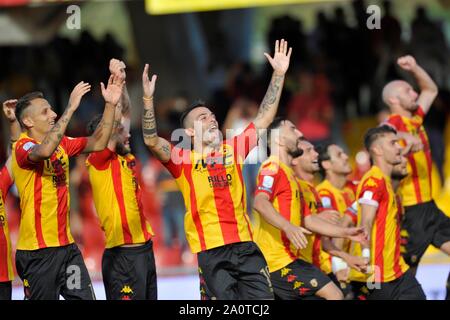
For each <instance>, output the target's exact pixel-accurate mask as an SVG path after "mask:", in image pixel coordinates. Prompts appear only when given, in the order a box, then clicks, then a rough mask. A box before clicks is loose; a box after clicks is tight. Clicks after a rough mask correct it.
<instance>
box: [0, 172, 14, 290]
mask: <svg viewBox="0 0 450 320" xmlns="http://www.w3.org/2000/svg"><path fill="white" fill-rule="evenodd" d="M12 184H13V180H12V179H11V177H10V175H9V172H8V170H7V169H6V166H4V167H3V168H2V169H1V170H0V282H6V281H12V280H13V279H14V271H13V265H12V260H11V240H10V238H9V229H8V219H7V216H6V210H5V201H6V195H7V194H8V190H9V188H10V187H11V185H12Z"/></svg>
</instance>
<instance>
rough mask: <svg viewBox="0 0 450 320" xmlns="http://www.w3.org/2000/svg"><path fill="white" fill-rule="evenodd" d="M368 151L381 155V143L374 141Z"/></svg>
mask: <svg viewBox="0 0 450 320" xmlns="http://www.w3.org/2000/svg"><path fill="white" fill-rule="evenodd" d="M370 151H371V153H372V154H373V155H375V156H381V155H382V154H383V151H382V150H381V145H380V144H379V143H374V144H373V145H372V147H371V148H370Z"/></svg>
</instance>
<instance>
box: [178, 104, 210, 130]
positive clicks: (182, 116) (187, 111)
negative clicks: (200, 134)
mask: <svg viewBox="0 0 450 320" xmlns="http://www.w3.org/2000/svg"><path fill="white" fill-rule="evenodd" d="M204 106H206V103H205V101H203V100H196V101H194V103H192V104H191V105H190V106H189V107H188V108H187V109H186V110H184V111H183V113H182V114H181V117H180V125H181V127H182V128H185V125H184V120H185V119H186V117H187V116H188V114H189V113H190V112H191V111H192V110H194V109H197V108H200V107H204Z"/></svg>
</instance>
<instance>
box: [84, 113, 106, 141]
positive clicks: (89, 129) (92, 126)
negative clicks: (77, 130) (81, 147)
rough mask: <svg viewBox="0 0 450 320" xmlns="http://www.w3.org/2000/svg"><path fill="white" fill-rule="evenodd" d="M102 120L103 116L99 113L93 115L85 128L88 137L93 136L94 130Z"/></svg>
mask: <svg viewBox="0 0 450 320" xmlns="http://www.w3.org/2000/svg"><path fill="white" fill-rule="evenodd" d="M102 119H103V114H101V113H99V114H97V115H95V116H94V118H93V119H92V120H91V121H89V123H88V124H87V126H86V131H87V134H88V135H90V136H92V135H93V134H94V132H95V130H96V129H97V127H98V124H99V123H100V121H102Z"/></svg>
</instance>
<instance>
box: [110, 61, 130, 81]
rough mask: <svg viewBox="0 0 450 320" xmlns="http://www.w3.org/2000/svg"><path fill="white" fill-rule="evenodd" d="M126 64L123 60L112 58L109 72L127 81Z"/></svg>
mask: <svg viewBox="0 0 450 320" xmlns="http://www.w3.org/2000/svg"><path fill="white" fill-rule="evenodd" d="M125 68H126V65H125V63H124V62H123V61H121V60H118V59H114V58H113V59H111V60H110V61H109V72H110V73H111V74H113V75H115V76H117V77H118V78H119V79H120V80H122V81H125V79H126V77H127V74H126V72H125Z"/></svg>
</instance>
